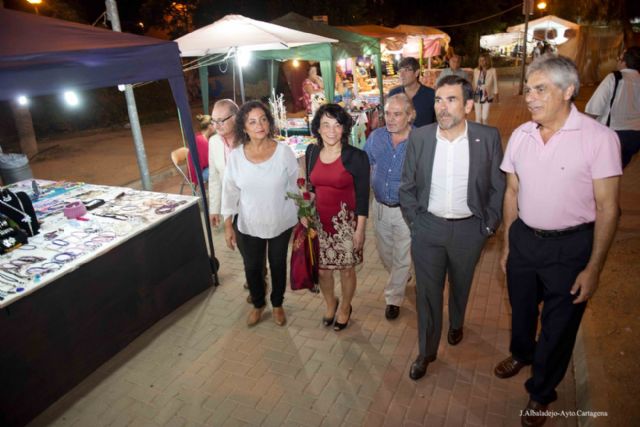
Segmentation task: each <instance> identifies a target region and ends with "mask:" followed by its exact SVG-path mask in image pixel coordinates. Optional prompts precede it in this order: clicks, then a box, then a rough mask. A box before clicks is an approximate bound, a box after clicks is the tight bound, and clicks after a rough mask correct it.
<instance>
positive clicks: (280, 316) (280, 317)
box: [273, 307, 287, 326]
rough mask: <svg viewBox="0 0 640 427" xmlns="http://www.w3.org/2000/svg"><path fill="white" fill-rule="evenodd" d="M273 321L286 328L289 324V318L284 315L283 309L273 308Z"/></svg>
mask: <svg viewBox="0 0 640 427" xmlns="http://www.w3.org/2000/svg"><path fill="white" fill-rule="evenodd" d="M273 321H274V322H276V325H278V326H284V325H285V323H287V316H286V315H285V314H284V309H283V308H282V307H273Z"/></svg>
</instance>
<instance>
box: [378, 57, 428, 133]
mask: <svg viewBox="0 0 640 427" xmlns="http://www.w3.org/2000/svg"><path fill="white" fill-rule="evenodd" d="M398 74H399V75H400V82H401V83H402V86H398V87H396V88H393V89H391V91H389V97H392V96H393V95H396V94H398V93H405V94H407V96H408V97H409V99H411V101H412V102H413V107H414V108H415V110H416V119H415V121H414V122H413V125H414V126H415V127H420V126H424V125H428V124H429V123H433V122H435V121H436V115H435V110H434V103H435V99H436V93H435V91H434V90H433V89H431V88H430V87H426V86H424V85H422V84H421V83H420V82H419V81H418V78H419V77H420V64H419V63H418V60H417V59H415V58H411V57H407V58H402V61H400V64H399V70H398Z"/></svg>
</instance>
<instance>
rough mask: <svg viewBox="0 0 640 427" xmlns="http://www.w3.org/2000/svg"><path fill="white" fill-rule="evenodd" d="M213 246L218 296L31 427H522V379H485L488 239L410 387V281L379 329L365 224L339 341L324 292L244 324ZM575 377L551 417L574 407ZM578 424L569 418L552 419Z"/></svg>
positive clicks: (503, 117) (514, 115)
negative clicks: (327, 319)
mask: <svg viewBox="0 0 640 427" xmlns="http://www.w3.org/2000/svg"><path fill="white" fill-rule="evenodd" d="M516 91H517V85H512V84H511V83H509V84H505V85H502V87H501V99H502V102H501V103H500V104H498V105H495V106H493V107H492V108H493V111H492V112H491V118H492V121H493V123H495V124H496V125H499V127H500V129H501V132H502V135H503V138H504V142H505V143H506V140H507V138H508V136H509V134H510V132H511V130H512V129H513V128H514V127H515V126H517V125H519V124H520V123H522V122H523V121H525V120H526V119H527V117H528V114H527V112H526V109H525V108H524V106H523V104H522V98H521V97H518V96H514V95H513V94H514V93H515V92H516ZM167 157H168V156H167ZM165 178H166V176H165ZM178 182H179V181H178V180H177V177H176V176H170V177H169V178H167V179H165V180H164V181H163V182H162V183H159V184H158V185H157V186H156V190H158V191H174V190H175V189H176V188H177V186H176V184H177V183H178ZM369 224H371V223H369ZM215 244H216V250H217V256H218V258H219V259H220V261H221V268H220V280H221V283H222V284H221V286H219V287H218V288H217V289H215V290H214V289H211V290H210V291H207V292H204V293H203V294H201V295H199V296H197V297H196V298H194V299H193V300H191V301H189V302H188V303H187V304H185V305H183V306H182V307H180V308H179V309H178V310H176V311H175V312H173V313H172V314H170V315H169V316H167V317H166V318H164V319H162V320H161V321H160V322H158V323H157V324H156V325H154V326H153V327H152V328H150V329H149V330H148V331H146V332H145V333H144V334H142V335H141V336H140V337H138V338H137V339H136V340H135V341H134V342H132V343H131V344H130V345H129V346H128V347H127V348H125V349H124V350H123V351H121V352H120V353H119V354H117V355H116V356H115V357H114V358H112V359H111V360H110V361H108V362H107V363H105V364H104V365H103V366H102V367H100V368H99V369H98V370H97V371H95V372H94V373H93V374H92V375H91V376H89V377H88V378H87V379H86V380H85V381H83V382H82V383H81V384H79V385H78V386H77V387H75V388H74V389H73V390H72V391H70V392H69V393H68V394H66V395H65V396H64V397H63V398H61V399H60V400H59V401H58V402H57V403H55V404H54V405H53V406H51V407H50V408H49V409H48V410H47V411H45V412H44V413H43V414H41V416H39V417H38V418H37V419H36V420H34V422H33V423H32V425H34V426H43V425H55V426H71V425H73V426H103V425H104V426H107V425H109V426H127V425H128V426H200V425H206V426H244V425H265V426H367V427H370V426H422V425H428V426H438V425H446V426H462V425H468V426H481V425H486V426H500V425H504V426H516V425H519V418H518V417H519V413H520V410H521V409H522V408H524V406H525V405H526V402H527V395H526V393H525V391H524V387H523V383H524V381H525V379H526V378H527V372H528V371H523V372H521V373H520V374H519V375H517V376H516V377H515V378H512V379H508V380H500V379H498V378H496V377H494V376H493V374H492V369H493V366H494V365H495V364H496V363H497V362H498V361H500V360H502V359H503V358H504V357H506V356H507V355H508V343H509V325H510V307H509V304H508V300H507V292H506V288H505V282H504V276H503V274H502V273H501V272H500V269H499V266H498V254H499V252H498V251H499V242H498V241H497V240H496V239H495V238H494V239H491V240H490V242H489V243H488V245H487V247H486V248H485V250H484V252H483V255H482V257H481V259H480V262H479V265H478V268H477V270H476V275H475V279H474V284H473V287H472V291H471V296H470V302H469V306H468V311H467V321H466V325H465V338H464V340H463V341H462V343H461V344H460V345H458V346H457V347H451V346H449V345H448V344H447V343H446V339H443V342H442V343H441V346H440V351H439V359H438V360H437V361H436V362H434V363H433V364H431V365H430V366H429V370H428V373H427V376H426V377H424V378H422V379H421V380H419V381H417V382H414V381H412V380H410V379H409V377H408V372H409V366H410V364H411V362H412V361H413V359H414V358H415V356H416V354H417V333H416V312H415V285H414V283H410V285H409V286H408V288H407V299H406V301H405V302H404V304H403V306H402V309H401V313H400V317H399V318H398V319H396V320H395V321H392V322H389V321H387V320H386V319H385V318H384V307H385V303H384V296H383V288H384V285H385V282H386V278H387V274H386V272H385V271H384V269H383V268H382V266H381V262H380V260H379V258H378V256H377V253H376V248H375V239H374V235H373V233H372V230H371V227H370V226H369V228H368V230H367V240H366V245H365V256H364V258H365V262H364V264H363V265H362V267H361V268H360V269H359V271H358V290H357V294H356V297H355V299H354V304H353V306H354V311H353V317H352V323H351V324H350V325H349V327H348V328H347V329H346V330H344V331H342V332H340V333H336V332H334V331H332V330H327V329H325V328H323V327H322V325H321V320H320V319H321V317H322V315H323V311H324V310H323V304H322V298H321V297H320V296H318V295H313V294H311V293H309V292H299V293H293V292H291V291H288V292H287V294H286V299H285V303H284V308H285V310H286V312H287V315H288V318H289V322H288V324H287V325H286V326H285V327H282V328H280V327H277V326H276V325H275V324H274V322H273V321H272V319H271V314H270V311H269V310H267V311H266V312H265V313H266V315H265V316H264V321H263V322H262V323H260V324H259V325H258V326H257V327H255V328H251V329H249V328H247V327H246V326H245V319H246V316H247V313H248V311H249V308H250V306H249V305H248V304H247V303H246V302H245V297H246V295H247V291H246V290H244V289H243V286H242V285H243V283H244V274H243V268H242V263H241V259H240V256H239V255H238V254H237V253H236V252H231V251H229V250H227V249H226V248H225V247H224V242H223V237H222V234H221V233H220V232H217V233H215ZM150 262H152V261H151V260H150ZM445 307H446V305H445ZM445 316H446V308H445ZM446 324H447V320H446V319H445V320H444V325H446ZM444 335H445V336H446V334H444ZM572 372H573V370H572V369H569V371H568V373H567V376H566V377H565V379H564V381H563V382H562V384H561V385H560V387H559V390H558V392H559V400H558V401H557V402H556V403H555V404H554V405H553V408H554V409H557V410H562V409H564V410H574V409H576V397H575V384H574V383H575V381H574V377H573V373H572ZM576 424H577V420H576V419H575V418H556V419H553V420H550V422H549V423H548V425H551V426H553V425H576Z"/></svg>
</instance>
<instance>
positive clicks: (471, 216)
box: [442, 215, 473, 222]
mask: <svg viewBox="0 0 640 427" xmlns="http://www.w3.org/2000/svg"><path fill="white" fill-rule="evenodd" d="M470 218H473V215H469V216H465V217H464V218H442V219H444V220H445V221H449V222H454V221H465V220H467V219H470Z"/></svg>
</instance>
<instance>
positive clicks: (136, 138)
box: [104, 0, 153, 191]
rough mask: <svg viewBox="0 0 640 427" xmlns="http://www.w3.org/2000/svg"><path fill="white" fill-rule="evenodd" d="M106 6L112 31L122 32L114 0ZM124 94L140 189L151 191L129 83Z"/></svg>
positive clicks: (110, 0)
mask: <svg viewBox="0 0 640 427" xmlns="http://www.w3.org/2000/svg"><path fill="white" fill-rule="evenodd" d="M104 3H105V6H106V7H107V19H109V21H111V27H112V28H113V31H116V32H118V33H121V32H122V29H121V28H120V17H119V16H118V7H117V6H116V0H105V2H104ZM124 96H125V98H126V100H127V111H128V112H129V123H130V124H131V133H132V134H133V145H134V147H135V150H136V159H137V160H138V168H139V169H140V177H141V179H142V189H143V190H146V191H151V190H152V189H153V188H152V185H151V176H150V175H149V165H148V164H147V153H146V152H145V150H144V140H143V139H142V129H141V128H140V119H139V117H138V108H137V107H136V98H135V96H134V95H133V88H132V87H131V85H129V84H128V85H125V86H124Z"/></svg>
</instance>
